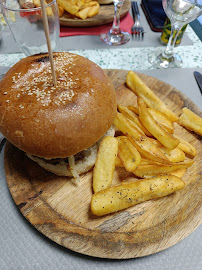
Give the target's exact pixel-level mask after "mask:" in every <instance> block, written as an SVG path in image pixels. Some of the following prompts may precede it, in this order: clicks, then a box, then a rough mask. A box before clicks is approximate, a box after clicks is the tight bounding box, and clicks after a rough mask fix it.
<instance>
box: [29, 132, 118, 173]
mask: <svg viewBox="0 0 202 270" xmlns="http://www.w3.org/2000/svg"><path fill="white" fill-rule="evenodd" d="M114 134H115V129H114V127H110V129H109V130H108V131H107V132H106V133H105V135H104V136H103V137H102V138H101V139H100V140H99V141H98V142H97V143H96V144H94V145H92V146H91V147H89V148H88V149H86V150H84V151H82V152H81V156H82V158H78V159H76V156H77V155H78V156H79V153H78V154H77V155H75V170H76V172H77V173H78V174H79V175H80V174H83V173H85V172H88V171H90V170H91V169H92V168H93V166H94V165H95V162H96V158H97V153H98V149H99V145H100V142H101V140H102V139H103V138H104V137H106V136H113V137H114ZM27 156H28V157H29V158H30V159H31V160H33V161H35V162H36V163H37V164H38V165H39V166H41V167H42V168H44V169H45V170H47V171H49V172H52V173H54V174H56V175H59V176H69V177H72V173H71V171H70V168H69V164H68V162H67V159H57V162H54V160H53V162H52V161H51V159H43V158H38V157H36V156H32V155H30V154H27Z"/></svg>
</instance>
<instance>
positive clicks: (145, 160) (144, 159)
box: [140, 157, 162, 166]
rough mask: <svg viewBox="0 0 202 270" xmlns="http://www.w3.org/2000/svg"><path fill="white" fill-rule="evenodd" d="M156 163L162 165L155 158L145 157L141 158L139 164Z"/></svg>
mask: <svg viewBox="0 0 202 270" xmlns="http://www.w3.org/2000/svg"><path fill="white" fill-rule="evenodd" d="M152 164H153V165H158V166H161V165H162V163H159V162H157V161H155V160H151V159H147V158H143V157H142V158H141V163H140V166H142V165H152Z"/></svg>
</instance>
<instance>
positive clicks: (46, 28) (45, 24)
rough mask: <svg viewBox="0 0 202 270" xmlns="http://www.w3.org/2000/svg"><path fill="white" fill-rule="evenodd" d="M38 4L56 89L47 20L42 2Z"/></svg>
mask: <svg viewBox="0 0 202 270" xmlns="http://www.w3.org/2000/svg"><path fill="white" fill-rule="evenodd" d="M40 3H41V10H42V18H43V26H44V30H45V35H46V42H47V46H48V54H49V59H50V64H51V71H52V77H53V84H54V86H55V87H56V86H57V80H56V74H55V66H54V63H53V53H52V49H51V42H50V35H49V29H48V19H47V14H46V9H45V3H44V0H40Z"/></svg>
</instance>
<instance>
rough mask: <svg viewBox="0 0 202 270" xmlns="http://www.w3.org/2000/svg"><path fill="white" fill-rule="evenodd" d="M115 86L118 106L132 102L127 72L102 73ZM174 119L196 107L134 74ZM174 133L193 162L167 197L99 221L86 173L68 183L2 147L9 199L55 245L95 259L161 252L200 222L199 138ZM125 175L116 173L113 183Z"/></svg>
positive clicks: (89, 175)
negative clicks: (192, 150) (192, 148)
mask: <svg viewBox="0 0 202 270" xmlns="http://www.w3.org/2000/svg"><path fill="white" fill-rule="evenodd" d="M106 73H107V74H108V75H109V76H110V78H111V79H112V81H113V83H114V85H115V87H118V88H117V98H118V102H119V103H121V104H123V105H128V104H135V102H136V97H135V95H134V94H133V93H132V92H131V91H130V90H129V89H128V88H127V87H126V86H125V85H124V82H125V79H126V74H127V71H123V70H106ZM139 75H140V77H141V78H142V79H143V80H144V81H145V82H146V83H147V84H148V85H149V86H150V87H151V89H152V90H153V91H154V92H155V93H156V94H157V95H158V96H159V97H160V98H161V99H162V100H164V101H165V102H166V103H167V104H168V106H169V108H171V109H173V111H175V112H176V113H177V114H178V115H179V113H180V112H181V108H182V107H184V106H187V107H188V108H190V109H192V110H193V111H195V112H196V113H198V114H200V111H199V110H198V108H197V107H196V106H195V105H194V104H193V103H192V102H191V101H190V100H188V98H186V97H185V96H184V95H182V94H181V93H180V92H179V91H177V90H176V89H174V88H173V87H172V86H170V85H168V84H166V83H164V82H162V81H160V80H158V79H156V78H153V77H150V76H147V75H144V74H139ZM175 133H176V134H178V135H180V136H181V137H183V138H184V139H186V140H187V141H189V142H190V143H192V144H193V145H194V146H195V147H196V149H197V150H198V155H197V156H196V157H195V158H194V160H195V163H194V165H193V166H192V167H190V168H189V169H188V170H187V172H186V174H185V175H184V177H183V180H184V181H185V183H186V187H185V188H184V189H183V190H180V191H178V192H176V193H174V194H172V195H170V196H167V197H164V198H161V199H157V200H151V201H147V202H144V203H141V204H138V205H136V206H133V207H131V208H129V209H127V210H124V211H120V212H117V213H115V214H111V215H107V216H104V217H96V216H94V215H93V214H92V213H91V211H90V201H91V196H92V171H90V172H88V173H87V174H85V175H83V176H82V177H81V181H80V182H78V183H77V182H75V180H74V179H70V178H66V177H59V176H55V175H53V174H51V173H48V172H46V171H44V170H43V169H42V168H40V167H39V166H38V165H37V164H35V163H34V162H32V161H31V160H29V159H28V158H27V157H26V156H25V155H24V153H22V152H21V151H19V150H18V149H16V148H15V147H13V146H12V145H11V144H9V143H7V145H6V150H5V173H6V178H7V183H8V187H9V189H10V192H11V194H12V197H13V199H14V201H15V203H16V205H17V206H18V208H19V209H20V211H21V212H22V214H23V215H24V216H25V217H26V218H27V219H28V220H29V222H30V223H31V224H32V225H33V226H34V227H36V229H37V230H39V231H40V232H41V233H43V234H44V235H46V236H47V237H48V238H50V239H52V240H53V241H55V242H56V243H58V244H60V245H62V246H64V247H66V248H69V249H71V250H74V251H76V252H79V253H82V254H87V255H90V256H95V257H102V258H113V259H126V258H135V257H141V256H146V255H149V254H153V253H156V252H159V251H161V250H164V249H166V248H168V247H170V246H172V245H174V244H176V243H178V242H179V241H181V240H182V239H184V238H185V237H186V236H188V235H189V234H190V233H191V232H193V231H194V230H195V229H196V228H197V227H198V226H199V225H200V223H201V219H202V211H201V210H202V207H201V187H202V181H200V180H201V179H200V178H201V176H200V170H201V167H202V166H201V154H202V147H201V142H200V138H199V136H197V135H195V134H194V133H191V132H188V131H186V130H185V129H183V128H182V127H180V126H178V125H176V128H175ZM126 177H127V173H126V172H125V171H123V169H122V170H121V169H119V170H118V169H116V171H115V173H114V179H113V185H114V184H116V183H120V181H122V180H123V179H125V178H126Z"/></svg>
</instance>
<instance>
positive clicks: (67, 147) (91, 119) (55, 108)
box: [0, 52, 116, 159]
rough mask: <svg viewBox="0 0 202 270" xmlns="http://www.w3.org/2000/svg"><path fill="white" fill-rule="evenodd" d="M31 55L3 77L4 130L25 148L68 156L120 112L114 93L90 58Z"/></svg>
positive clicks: (0, 119)
mask: <svg viewBox="0 0 202 270" xmlns="http://www.w3.org/2000/svg"><path fill="white" fill-rule="evenodd" d="M53 57H54V64H55V71H56V77H57V87H54V85H53V81H52V75H51V67H50V62H49V58H48V54H39V55H34V56H29V57H26V58H24V59H22V60H21V61H19V62H18V63H17V64H15V65H14V66H13V67H12V68H11V69H10V70H9V72H8V73H7V74H6V75H5V76H4V78H3V79H2V80H1V81H0V131H1V132H2V134H3V135H4V136H5V137H6V138H7V140H8V141H10V142H11V143H12V144H13V145H15V146H16V147H18V148H19V149H21V150H23V151H24V152H26V153H28V154H30V155H33V156H37V157H43V158H48V159H52V158H65V157H69V156H72V155H75V154H77V153H78V152H80V151H83V150H85V149H87V148H89V147H90V146H92V145H93V144H95V143H96V142H97V141H98V140H99V139H100V138H101V137H102V136H103V135H104V134H105V132H106V131H107V130H108V129H109V128H110V126H111V125H112V123H113V120H114V117H115V115H116V94H115V89H114V87H113V84H112V83H111V81H110V79H109V78H108V76H107V75H106V74H105V73H104V72H103V70H102V69H101V68H100V67H98V66H97V65H96V64H95V63H93V62H91V61H89V60H88V59H86V58H84V57H81V56H78V55H75V54H70V53H66V52H60V53H54V54H53Z"/></svg>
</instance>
